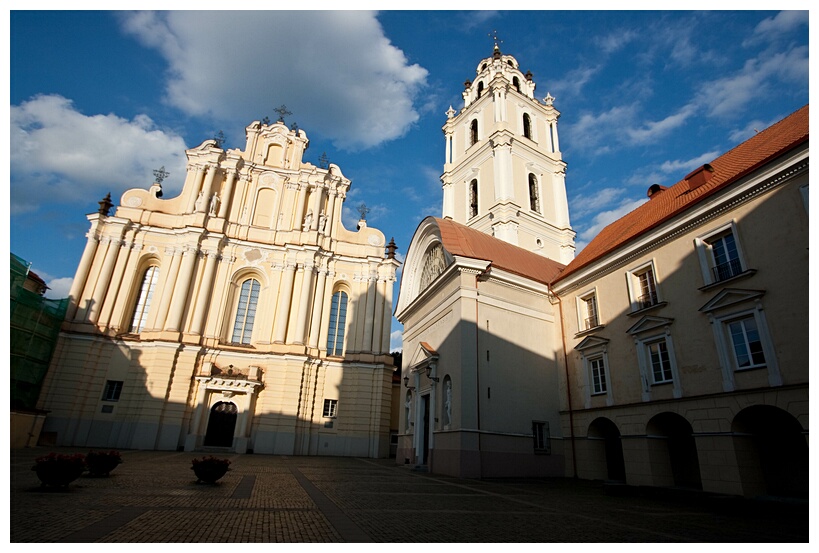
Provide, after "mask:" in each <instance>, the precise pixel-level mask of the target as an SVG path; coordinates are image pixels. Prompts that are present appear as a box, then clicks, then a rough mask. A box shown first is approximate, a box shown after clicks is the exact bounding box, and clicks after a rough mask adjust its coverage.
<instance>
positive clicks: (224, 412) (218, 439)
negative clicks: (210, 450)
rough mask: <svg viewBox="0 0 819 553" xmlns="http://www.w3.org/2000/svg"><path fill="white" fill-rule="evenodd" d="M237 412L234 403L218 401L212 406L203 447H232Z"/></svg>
mask: <svg viewBox="0 0 819 553" xmlns="http://www.w3.org/2000/svg"><path fill="white" fill-rule="evenodd" d="M238 412H239V410H238V409H237V408H236V404H235V403H230V402H226V401H220V402H219V403H217V404H216V405H214V406H213V407H212V408H211V410H210V417H208V430H207V432H206V433H205V444H204V445H206V446H212V447H232V446H233V433H234V432H235V430H236V416H237V414H238Z"/></svg>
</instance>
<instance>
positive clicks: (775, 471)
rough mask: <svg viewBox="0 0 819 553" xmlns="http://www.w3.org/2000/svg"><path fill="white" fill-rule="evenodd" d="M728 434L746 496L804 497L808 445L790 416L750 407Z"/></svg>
mask: <svg viewBox="0 0 819 553" xmlns="http://www.w3.org/2000/svg"><path fill="white" fill-rule="evenodd" d="M731 430H732V431H733V433H734V451H735V452H736V455H737V466H738V467H739V472H740V479H741V481H742V486H743V489H744V490H745V494H746V495H751V496H753V495H760V494H768V495H776V496H785V497H801V498H807V497H808V466H809V463H808V444H807V441H806V440H805V437H804V435H803V429H802V425H801V424H800V423H799V421H798V420H796V418H795V417H794V416H793V415H791V414H790V413H788V412H787V411H784V410H782V409H779V408H778V407H773V406H770V405H754V406H752V407H747V408H745V409H743V410H742V411H740V412H739V413H738V414H737V416H736V417H734V420H733V422H732V423H731Z"/></svg>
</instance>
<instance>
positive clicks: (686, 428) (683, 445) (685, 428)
mask: <svg viewBox="0 0 819 553" xmlns="http://www.w3.org/2000/svg"><path fill="white" fill-rule="evenodd" d="M646 434H647V437H648V445H649V459H650V462H651V472H652V475H653V476H654V481H655V485H658V486H678V487H681V488H694V489H697V490H701V489H702V479H701V478H700V462H699V457H698V456H697V444H696V442H695V441H694V435H693V429H692V428H691V424H690V423H689V422H688V421H687V420H686V419H685V418H683V417H682V416H680V415H678V414H676V413H660V414H659V415H656V416H654V417H653V418H652V419H651V420H650V421H648V424H647V425H646Z"/></svg>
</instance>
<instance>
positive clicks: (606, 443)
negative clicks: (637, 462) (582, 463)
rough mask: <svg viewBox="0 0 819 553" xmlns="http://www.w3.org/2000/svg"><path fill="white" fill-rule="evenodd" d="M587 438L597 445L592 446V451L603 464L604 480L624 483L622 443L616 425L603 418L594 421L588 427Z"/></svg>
mask: <svg viewBox="0 0 819 553" xmlns="http://www.w3.org/2000/svg"><path fill="white" fill-rule="evenodd" d="M588 437H589V440H590V441H593V442H596V444H598V445H597V446H594V450H596V453H597V455H596V456H597V457H598V459H599V460H600V461H601V462H605V467H606V478H607V479H608V480H612V481H615V482H625V481H626V463H625V461H624V460H623V443H622V442H621V441H620V431H619V430H618V429H617V425H616V424H614V423H613V422H612V421H611V420H609V419H607V418H605V417H600V418H597V419H594V420H593V421H592V423H591V424H590V425H589V433H588ZM593 454H594V453H593Z"/></svg>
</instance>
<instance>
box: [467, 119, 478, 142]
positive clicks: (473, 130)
mask: <svg viewBox="0 0 819 553" xmlns="http://www.w3.org/2000/svg"><path fill="white" fill-rule="evenodd" d="M469 137H470V141H469V145H470V146H472V145H473V144H477V142H478V120H477V119H473V120H472V123H471V124H470V125H469Z"/></svg>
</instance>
